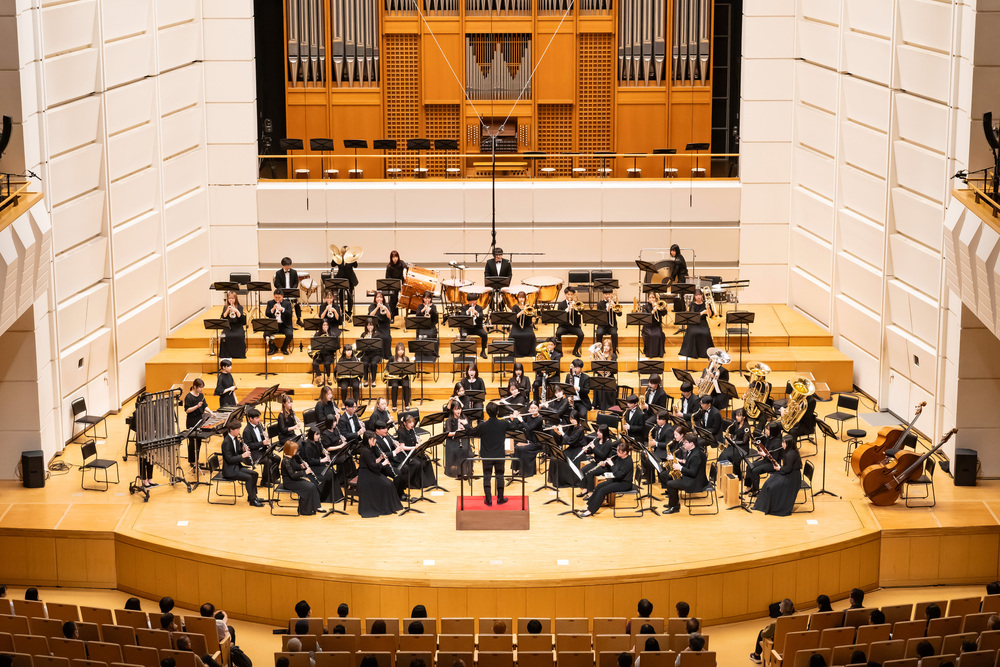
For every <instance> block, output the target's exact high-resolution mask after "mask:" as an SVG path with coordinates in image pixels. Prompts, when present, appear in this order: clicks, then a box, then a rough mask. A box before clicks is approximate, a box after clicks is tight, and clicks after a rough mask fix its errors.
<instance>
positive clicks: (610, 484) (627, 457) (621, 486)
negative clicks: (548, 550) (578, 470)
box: [580, 442, 634, 516]
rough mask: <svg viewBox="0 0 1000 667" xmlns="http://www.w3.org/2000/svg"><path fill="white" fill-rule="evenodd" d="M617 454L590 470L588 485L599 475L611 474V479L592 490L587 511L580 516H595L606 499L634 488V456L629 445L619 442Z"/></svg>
mask: <svg viewBox="0 0 1000 667" xmlns="http://www.w3.org/2000/svg"><path fill="white" fill-rule="evenodd" d="M615 454H616V456H614V457H613V458H608V459H605V460H603V461H601V462H600V463H596V464H594V468H593V469H591V470H590V472H589V474H588V476H587V479H588V483H591V481H592V480H594V477H595V476H596V475H598V474H604V473H608V472H610V473H611V477H610V478H609V479H608V480H607V481H605V482H604V483H603V484H601V485H600V486H598V487H596V488H594V489H593V490H592V492H591V494H590V499H589V500H587V509H586V510H585V511H584V512H583V513H582V514H580V516H591V515H592V514H595V513H596V512H597V510H598V509H599V508H600V506H601V505H602V504H603V503H604V499H605V498H607V497H608V496H610V495H611V494H612V493H618V492H621V491H628V490H630V489H631V488H632V471H633V469H634V468H633V464H632V455H631V454H630V453H629V451H628V445H626V444H625V443H624V442H619V443H618V448H617V450H616V452H615Z"/></svg>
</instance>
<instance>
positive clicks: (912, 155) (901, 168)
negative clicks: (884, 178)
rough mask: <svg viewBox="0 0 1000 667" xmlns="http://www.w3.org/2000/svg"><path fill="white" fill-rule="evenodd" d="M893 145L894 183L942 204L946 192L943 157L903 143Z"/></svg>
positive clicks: (944, 161) (897, 142)
mask: <svg viewBox="0 0 1000 667" xmlns="http://www.w3.org/2000/svg"><path fill="white" fill-rule="evenodd" d="M893 144H894V145H893V149H894V154H895V160H894V162H893V166H894V168H895V174H896V182H898V183H899V184H900V185H902V186H904V187H906V188H907V189H909V190H913V191H914V192H919V193H921V194H923V195H924V196H927V197H930V198H931V199H934V200H935V201H938V202H944V198H945V193H946V192H947V180H946V179H945V171H946V169H945V167H946V160H945V158H944V156H943V155H939V154H936V153H932V152H930V151H928V150H926V149H923V148H920V147H918V146H914V145H912V144H908V143H906V142H903V141H896V142H893Z"/></svg>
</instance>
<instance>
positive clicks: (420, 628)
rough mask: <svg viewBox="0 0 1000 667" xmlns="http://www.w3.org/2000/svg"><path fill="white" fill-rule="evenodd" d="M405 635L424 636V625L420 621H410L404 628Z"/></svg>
mask: <svg viewBox="0 0 1000 667" xmlns="http://www.w3.org/2000/svg"><path fill="white" fill-rule="evenodd" d="M406 634H408V635H422V634H424V624H423V623H421V622H420V621H410V624H409V625H408V626H406Z"/></svg>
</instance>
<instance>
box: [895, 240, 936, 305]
mask: <svg viewBox="0 0 1000 667" xmlns="http://www.w3.org/2000/svg"><path fill="white" fill-rule="evenodd" d="M889 260H890V261H889V266H891V267H892V273H893V275H895V276H896V277H897V278H899V279H900V280H903V281H904V282H906V283H907V284H909V285H912V286H914V287H916V288H917V289H918V290H920V291H921V292H923V293H924V294H926V295H928V296H931V295H936V294H938V292H939V290H940V285H939V282H940V276H941V263H942V262H941V256H940V255H938V254H935V253H934V252H932V251H931V250H929V249H928V248H926V247H924V246H921V245H918V244H916V243H914V242H913V241H911V240H909V239H908V238H906V237H905V236H901V235H899V234H892V235H890V236H889Z"/></svg>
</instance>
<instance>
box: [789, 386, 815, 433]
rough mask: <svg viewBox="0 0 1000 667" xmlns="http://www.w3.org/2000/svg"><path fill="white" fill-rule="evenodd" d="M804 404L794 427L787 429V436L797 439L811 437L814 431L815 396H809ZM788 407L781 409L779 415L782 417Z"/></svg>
mask: <svg viewBox="0 0 1000 667" xmlns="http://www.w3.org/2000/svg"><path fill="white" fill-rule="evenodd" d="M805 401H806V404H805V406H804V407H803V408H802V416H801V417H799V420H798V421H797V422H795V425H794V426H792V428H791V429H789V431H788V434H789V435H791V436H794V437H795V438H796V440H797V439H799V438H802V437H805V436H811V435H813V433H815V431H816V396H815V395H814V394H810V395H809V396H807V397H806V399H805ZM787 409H788V406H787V405H786V406H785V407H783V408H781V414H782V415H784V414H785V411H786V410H787Z"/></svg>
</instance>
